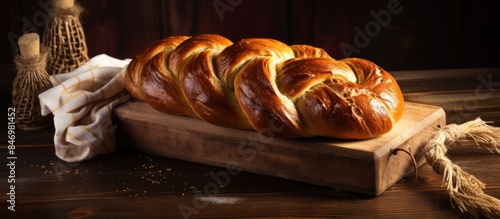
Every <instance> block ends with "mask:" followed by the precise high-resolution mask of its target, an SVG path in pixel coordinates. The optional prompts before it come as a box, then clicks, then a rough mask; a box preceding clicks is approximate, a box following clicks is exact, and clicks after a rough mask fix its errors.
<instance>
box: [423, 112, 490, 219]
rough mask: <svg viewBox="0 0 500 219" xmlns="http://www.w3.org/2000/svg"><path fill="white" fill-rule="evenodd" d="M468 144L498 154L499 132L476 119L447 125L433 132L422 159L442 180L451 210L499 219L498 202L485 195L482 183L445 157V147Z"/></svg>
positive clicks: (476, 216)
mask: <svg viewBox="0 0 500 219" xmlns="http://www.w3.org/2000/svg"><path fill="white" fill-rule="evenodd" d="M471 140H472V141H473V142H475V144H474V145H475V146H477V147H479V148H480V149H485V150H488V151H489V152H491V153H496V154H500V128H498V127H493V126H489V125H488V124H487V123H486V122H485V121H483V120H481V119H480V118H477V119H475V120H472V121H469V122H466V123H464V124H462V125H456V124H450V125H447V126H446V127H445V128H443V129H440V130H438V131H436V133H435V134H434V136H433V138H432V139H431V140H430V141H429V142H428V143H427V144H426V145H425V147H424V153H425V158H426V160H427V163H428V164H429V165H431V166H432V168H433V170H434V171H435V172H436V173H438V174H440V175H442V176H443V182H444V186H445V187H446V190H447V191H448V194H449V195H450V199H451V202H452V206H453V207H458V209H460V211H462V212H466V213H468V214H469V215H470V216H472V217H474V218H479V217H486V218H500V200H498V199H496V198H495V197H492V196H489V195H487V194H484V192H483V189H484V188H485V184H484V183H483V182H481V181H480V180H478V179H477V178H476V177H474V176H473V175H471V174H469V173H467V172H465V171H463V170H462V168H460V167H459V166H457V165H455V164H453V162H452V161H451V160H450V159H448V157H446V152H447V150H448V147H454V146H458V145H460V143H463V142H467V141H471Z"/></svg>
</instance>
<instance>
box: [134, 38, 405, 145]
mask: <svg viewBox="0 0 500 219" xmlns="http://www.w3.org/2000/svg"><path fill="white" fill-rule="evenodd" d="M125 74H126V75H125V86H126V88H127V90H128V91H129V92H130V93H131V94H132V95H133V96H134V97H136V98H139V99H142V100H144V101H146V102H148V103H149V104H150V105H151V106H152V107H153V108H155V109H156V110H159V111H161V112H165V113H170V114H176V115H186V116H190V117H194V118H198V119H202V120H205V121H207V122H209V123H212V124H215V125H219V126H224V127H230V128H242V129H254V130H256V131H258V132H259V133H261V134H263V135H266V136H269V137H280V138H297V137H312V136H324V137H330V138H338V139H367V138H373V137H377V136H380V135H382V134H385V133H387V132H389V131H390V130H391V129H392V127H393V125H394V124H395V123H396V122H398V121H399V119H400V118H401V116H402V114H403V108H404V99H403V95H402V93H401V90H400V88H399V86H398V84H397V82H396V80H395V79H394V78H393V77H392V76H391V75H390V74H389V73H388V72H387V71H385V70H384V69H382V68H381V67H379V66H377V65H376V64H374V63H373V62H371V61H368V60H365V59H359V58H346V59H342V60H335V59H333V58H331V57H330V56H329V55H328V54H327V53H326V52H325V51H324V50H322V49H320V48H316V47H312V46H308V45H293V46H288V45H286V44H284V43H282V42H280V41H277V40H274V39H263V38H250V39H243V40H240V41H238V42H236V43H233V42H231V41H230V40H228V39H226V38H224V37H222V36H220V35H214V34H203V35H197V36H192V37H187V36H172V37H168V38H166V39H163V40H160V41H158V42H156V43H154V44H153V45H151V46H150V47H149V48H148V49H146V50H145V51H144V52H143V53H142V54H140V55H138V56H137V57H135V58H134V59H133V60H132V61H131V63H130V64H129V65H128V67H127V69H126V73H125Z"/></svg>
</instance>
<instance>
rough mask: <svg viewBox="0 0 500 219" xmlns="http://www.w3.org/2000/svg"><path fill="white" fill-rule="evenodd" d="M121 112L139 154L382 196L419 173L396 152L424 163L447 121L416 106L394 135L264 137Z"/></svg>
mask: <svg viewBox="0 0 500 219" xmlns="http://www.w3.org/2000/svg"><path fill="white" fill-rule="evenodd" d="M115 114H116V117H117V123H118V126H119V127H120V130H122V133H120V134H119V136H122V137H123V138H126V139H127V141H128V142H130V144H131V146H132V148H134V149H136V150H139V151H143V152H146V153H149V154H155V155H161V156H166V157H169V158H174V159H180V160H187V161H192V162H198V163H203V164H208V165H215V166H219V167H225V166H227V165H231V166H233V167H232V168H238V169H241V170H243V171H248V172H253V173H258V174H264V175H269V176H275V177H281V178H285V179H291V180H296V181H300V182H308V183H312V184H317V185H323V186H329V187H333V188H337V189H339V188H340V189H346V190H350V191H355V192H359V193H363V194H368V195H379V194H380V193H382V192H383V191H385V190H386V189H387V188H388V187H390V186H392V185H393V184H394V183H396V182H397V181H398V180H400V179H401V178H403V177H404V176H406V175H407V174H408V173H410V172H412V171H414V169H415V167H414V164H413V162H412V159H411V157H409V156H408V157H404V156H391V150H394V149H403V150H407V151H409V152H412V153H411V154H412V156H414V157H416V158H417V163H418V164H422V163H423V162H424V158H423V155H422V153H421V152H420V149H421V148H422V147H423V146H424V145H425V144H426V143H427V142H428V141H429V139H430V138H431V136H432V134H433V132H434V131H435V130H436V129H437V127H441V126H444V125H445V124H446V121H445V113H444V111H443V110H442V109H441V108H439V107H435V106H430V105H424V104H416V103H411V102H407V103H406V104H405V110H404V114H403V117H402V118H401V120H400V121H399V122H398V123H397V124H396V125H395V126H394V127H393V129H392V130H391V132H389V133H386V134H385V135H383V136H380V137H377V138H372V139H367V140H361V141H341V140H335V139H328V138H300V139H278V138H272V137H264V136H261V135H258V134H257V133H256V132H255V131H250V130H237V129H230V128H224V127H219V126H215V125H211V124H208V123H207V122H204V121H202V120H198V119H193V118H189V117H185V116H175V115H168V114H165V113H161V112H158V111H156V110H155V109H153V108H152V107H151V106H150V105H149V104H148V103H146V102H143V101H140V100H131V101H129V102H128V103H125V104H122V105H121V106H119V107H117V108H116V109H115ZM241 170H239V171H241Z"/></svg>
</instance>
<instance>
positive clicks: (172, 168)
mask: <svg viewBox="0 0 500 219" xmlns="http://www.w3.org/2000/svg"><path fill="white" fill-rule="evenodd" d="M393 74H394V75H395V77H396V78H397V80H398V81H399V83H400V85H401V87H402V89H403V91H404V93H405V98H406V100H407V101H412V102H419V103H426V104H432V105H437V106H441V107H443V108H444V109H445V111H446V113H447V123H463V122H465V121H468V120H471V119H474V118H476V117H478V116H481V118H483V119H484V120H488V121H493V122H495V123H494V124H495V125H500V69H460V70H434V71H404V72H393ZM2 83H4V82H2ZM6 84H8V83H6ZM4 96H5V95H4ZM7 102H8V101H4V103H7ZM7 108H8V106H4V108H3V110H4V113H5V114H4V116H6V117H7ZM5 121H6V120H4V124H3V125H1V127H0V128H1V130H2V131H1V132H2V134H1V138H2V139H1V142H0V159H1V160H3V161H2V162H1V163H2V164H1V165H0V166H1V169H0V178H1V180H0V192H1V193H2V195H1V197H2V198H3V200H4V201H2V202H0V203H1V204H0V212H1V213H0V214H1V215H2V216H1V217H2V218H150V217H158V218H269V217H271V218H324V217H338V218H431V217H432V218H468V216H467V215H466V214H462V213H460V211H459V210H457V209H454V208H453V206H452V205H451V204H450V199H449V197H448V195H447V193H446V191H445V190H444V188H442V179H441V177H440V176H439V175H437V174H436V173H435V172H433V170H432V168H431V167H430V166H429V165H426V164H424V165H423V166H421V167H420V168H419V169H418V179H417V180H416V181H414V179H413V175H409V176H407V177H406V178H404V179H402V180H401V181H399V182H398V183H396V184H395V185H394V186H392V187H391V188H389V189H388V190H386V191H385V192H384V193H382V194H381V195H380V196H377V197H372V196H367V195H362V194H357V193H353V192H348V191H343V190H338V189H332V188H326V187H321V186H315V185H309V184H304V183H298V182H294V181H289V180H284V179H278V178H273V177H267V176H262V175H257V174H252V173H245V172H242V173H239V174H238V175H235V176H232V177H231V178H230V179H229V182H228V183H227V186H224V187H222V186H221V187H213V186H209V185H213V183H214V179H213V178H212V177H211V175H213V174H217V173H218V172H220V171H224V169H223V168H218V167H213V166H207V165H202V164H197V163H191V162H186V161H181V160H175V159H169V158H164V157H159V156H153V155H149V154H144V153H139V152H136V151H133V150H131V149H127V147H125V146H126V145H127V142H122V141H118V143H117V148H118V149H117V151H116V152H114V153H110V154H106V155H101V156H98V157H95V158H93V159H91V160H88V161H85V162H78V163H66V162H63V161H61V160H59V159H58V158H57V157H56V156H55V155H54V147H53V141H52V138H53V133H54V130H53V129H50V128H49V129H45V130H41V131H31V132H27V131H20V130H16V145H15V146H16V148H15V155H16V156H17V159H16V160H15V168H14V169H13V170H11V168H10V167H11V166H9V165H8V164H9V163H10V162H11V160H8V159H7V157H9V155H8V154H7V153H8V144H7V134H6V133H7V122H5ZM449 157H450V159H451V160H452V161H453V162H454V163H455V164H457V165H459V166H461V167H462V168H463V169H464V170H465V171H467V172H469V173H471V174H472V175H475V176H476V177H477V178H478V179H480V180H481V181H482V182H484V183H486V189H485V190H484V191H485V193H487V194H489V195H491V196H494V197H496V198H500V177H499V175H500V169H499V168H498V164H499V162H500V156H499V155H492V154H489V153H485V152H480V151H476V150H470V149H468V150H463V149H452V150H450V151H449ZM9 179H14V180H15V183H12V182H10V181H9ZM11 185H15V188H12V189H11V187H10V186H11ZM11 195H14V196H11ZM12 197H13V198H15V199H14V200H15V211H11V210H9V209H8V208H9V206H11V203H9V200H10V199H11V198H12ZM5 200H7V201H5ZM11 202H12V201H11Z"/></svg>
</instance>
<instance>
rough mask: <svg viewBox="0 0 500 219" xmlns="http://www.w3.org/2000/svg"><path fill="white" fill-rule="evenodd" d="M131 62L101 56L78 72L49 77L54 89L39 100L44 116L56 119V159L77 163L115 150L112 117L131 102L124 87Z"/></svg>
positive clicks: (78, 69)
mask: <svg viewBox="0 0 500 219" xmlns="http://www.w3.org/2000/svg"><path fill="white" fill-rule="evenodd" d="M130 61H131V60H130V59H125V60H119V59H116V58H113V57H110V56H108V55H105V54H101V55H97V56H95V57H93V58H91V59H90V60H89V61H88V62H87V63H85V64H83V65H82V66H80V67H78V68H77V69H76V70H75V71H72V72H68V73H63V74H57V75H52V76H50V80H51V82H52V84H53V85H54V87H52V88H51V89H49V90H47V91H45V92H43V93H41V94H40V95H39V96H38V97H39V99H40V105H41V109H42V115H44V116H46V115H49V114H50V113H52V114H53V116H54V127H55V134H54V145H55V152H56V155H57V157H59V158H60V159H62V160H64V161H67V162H78V161H82V160H87V159H90V158H92V157H95V156H96V155H99V154H104V153H108V152H112V151H114V150H115V135H114V129H115V128H114V126H113V124H112V122H111V113H112V109H113V107H115V106H116V105H118V104H120V103H123V102H126V101H127V100H128V99H129V98H130V95H129V94H128V93H127V92H126V89H125V87H124V84H123V78H124V70H125V67H126V66H127V65H128V63H129V62H130Z"/></svg>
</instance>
